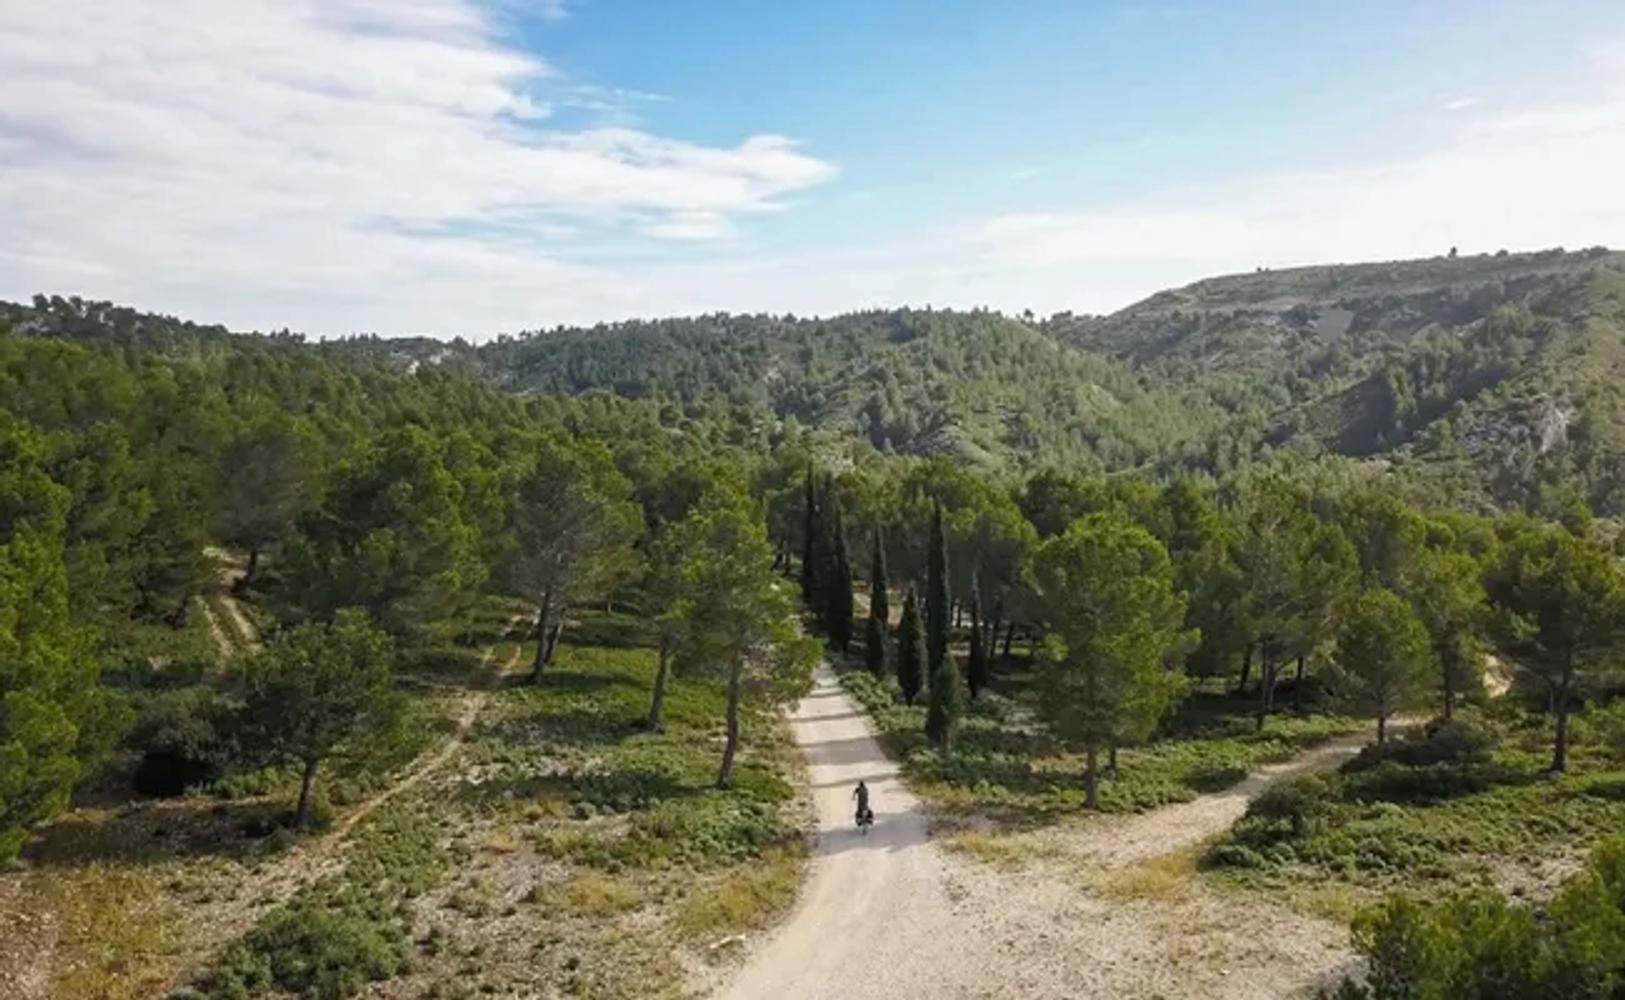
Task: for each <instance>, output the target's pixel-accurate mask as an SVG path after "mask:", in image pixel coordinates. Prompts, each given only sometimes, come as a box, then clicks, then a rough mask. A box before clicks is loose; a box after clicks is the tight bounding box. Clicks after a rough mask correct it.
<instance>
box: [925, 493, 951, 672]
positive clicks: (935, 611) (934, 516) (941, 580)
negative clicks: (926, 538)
mask: <svg viewBox="0 0 1625 1000" xmlns="http://www.w3.org/2000/svg"><path fill="white" fill-rule="evenodd" d="M925 641H926V659H925V665H926V670H927V671H928V676H929V677H930V678H931V683H932V684H935V683H936V678H937V672H938V671H940V670H941V669H942V664H943V662H944V661H945V660H947V659H948V540H947V539H946V538H945V537H943V533H942V505H941V504H938V505H937V506H936V508H935V509H934V510H933V511H932V513H931V550H930V552H929V553H928V562H927V564H926V570H925Z"/></svg>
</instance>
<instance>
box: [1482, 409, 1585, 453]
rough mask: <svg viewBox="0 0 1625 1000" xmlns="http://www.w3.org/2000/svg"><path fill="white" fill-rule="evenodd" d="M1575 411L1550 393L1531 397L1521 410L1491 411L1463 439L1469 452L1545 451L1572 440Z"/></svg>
mask: <svg viewBox="0 0 1625 1000" xmlns="http://www.w3.org/2000/svg"><path fill="white" fill-rule="evenodd" d="M1573 419H1574V411H1573V410H1572V409H1570V408H1568V407H1566V406H1563V405H1561V404H1559V403H1558V402H1557V400H1555V399H1552V398H1551V397H1550V396H1541V397H1538V398H1536V399H1533V400H1530V401H1529V402H1528V403H1527V404H1526V405H1525V407H1523V408H1522V409H1521V411H1518V412H1512V411H1500V412H1497V413H1494V414H1491V415H1487V416H1486V417H1485V418H1484V419H1483V420H1481V421H1480V422H1479V423H1477V424H1475V425H1474V426H1472V427H1470V428H1468V429H1467V431H1466V432H1465V433H1464V434H1463V435H1462V443H1463V444H1464V445H1466V447H1467V451H1468V453H1469V454H1474V455H1484V454H1494V455H1497V456H1499V457H1501V458H1503V459H1505V458H1511V457H1513V456H1516V455H1520V454H1524V453H1527V452H1531V451H1533V452H1534V453H1536V454H1538V455H1544V454H1546V453H1547V452H1549V451H1551V450H1552V449H1553V448H1556V447H1557V446H1558V445H1560V444H1562V443H1563V442H1565V441H1567V440H1568V432H1569V424H1570V423H1571V422H1572V421H1573Z"/></svg>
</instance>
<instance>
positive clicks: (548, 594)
mask: <svg viewBox="0 0 1625 1000" xmlns="http://www.w3.org/2000/svg"><path fill="white" fill-rule="evenodd" d="M552 630H553V592H552V591H551V590H546V591H543V592H542V599H541V602H540V603H539V604H537V606H536V659H535V660H533V661H531V664H530V679H531V682H532V683H537V682H539V681H541V679H542V668H543V667H545V666H547V660H548V656H549V650H548V648H547V636H548V633H549V632H551V631H552Z"/></svg>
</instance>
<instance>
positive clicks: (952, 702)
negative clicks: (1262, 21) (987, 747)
mask: <svg viewBox="0 0 1625 1000" xmlns="http://www.w3.org/2000/svg"><path fill="white" fill-rule="evenodd" d="M961 683H962V681H961V680H960V677H959V661H958V660H956V659H954V656H953V654H952V653H947V654H945V655H944V656H943V657H942V665H941V666H940V667H938V668H937V671H936V673H934V674H932V675H931V702H930V704H929V705H928V706H927V707H926V711H925V735H926V737H927V738H929V739H930V740H931V742H932V743H935V744H936V745H937V749H938V750H940V751H942V752H943V753H944V754H946V753H948V752H949V751H951V750H952V749H953V748H954V737H955V736H956V735H958V733H959V717H960V715H961V714H962V713H963V712H964V709H965V692H964V689H963V688H961V687H960V684H961Z"/></svg>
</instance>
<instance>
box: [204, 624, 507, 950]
mask: <svg viewBox="0 0 1625 1000" xmlns="http://www.w3.org/2000/svg"><path fill="white" fill-rule="evenodd" d="M527 618H528V616H526V615H515V616H514V617H513V618H512V619H510V620H509V622H508V626H507V629H506V631H507V632H509V633H511V632H512V630H513V629H514V628H516V627H517V626H518V625H519V624H520V623H521V622H523V621H525V620H527ZM501 642H502V640H501V639H499V640H497V641H496V642H493V643H492V644H491V645H489V646H487V647H486V648H485V652H484V654H482V656H481V658H480V666H479V671H478V672H477V674H476V675H475V684H476V686H475V687H474V688H472V689H471V690H468V691H465V692H464V693H463V694H462V695H461V696H460V704H459V708H458V712H457V722H456V726H455V728H454V729H453V730H452V731H451V733H450V734H449V735H448V736H447V737H446V738H445V739H444V740H442V741H441V742H440V743H439V744H438V745H436V746H435V747H434V748H432V749H430V750H426V751H424V752H423V753H421V754H419V755H418V756H417V757H416V758H414V759H413V760H412V762H411V763H410V764H408V765H407V766H406V768H405V769H404V770H403V771H401V773H400V774H399V776H398V777H396V778H395V780H394V781H392V782H390V783H389V784H388V785H387V786H385V787H384V788H382V789H380V790H379V791H377V792H375V793H374V794H373V795H371V796H370V797H368V798H367V799H366V800H364V801H363V802H361V803H360V804H359V805H357V806H356V807H355V808H354V809H352V810H350V812H348V813H346V814H345V816H344V818H343V819H341V820H339V822H338V823H336V824H334V826H333V827H332V829H330V830H328V831H327V832H325V833H323V834H322V835H320V836H318V837H311V838H309V839H307V840H305V841H303V842H302V843H300V844H298V845H297V846H295V847H293V848H292V849H290V850H289V851H288V852H287V853H285V854H283V855H282V856H280V857H278V858H277V859H276V860H275V861H273V862H271V863H270V864H267V865H264V866H263V867H262V868H261V869H260V870H259V871H258V872H256V873H254V874H253V875H251V876H250V877H249V878H247V879H245V880H244V881H243V883H242V887H243V888H242V890H241V891H239V892H237V893H235V899H237V900H239V901H242V902H243V903H246V904H251V903H252V902H254V901H263V900H284V899H287V898H288V897H290V896H292V895H293V893H294V892H296V891H297V890H298V888H299V887H300V886H302V885H304V884H305V883H307V882H310V881H312V880H314V879H316V878H319V877H320V876H322V875H325V874H327V873H329V872H331V871H334V870H336V869H338V868H339V867H341V866H342V865H343V864H344V860H343V855H342V851H341V848H342V847H343V846H344V844H345V843H346V841H347V840H348V838H349V836H350V834H351V833H352V832H353V831H354V830H355V828H356V827H357V826H358V825H360V824H361V823H362V822H363V821H365V820H366V819H367V818H368V817H369V816H371V815H372V814H373V813H375V812H377V811H378V809H380V808H381V807H382V806H383V805H384V804H385V803H387V802H389V801H390V800H391V799H394V798H395V797H397V796H399V795H400V794H401V793H403V792H406V791H408V790H409V789H411V788H413V787H415V786H417V785H418V784H420V783H422V782H423V781H424V780H425V779H426V778H428V777H429V776H430V775H432V774H434V773H435V772H436V771H438V770H440V768H442V767H443V766H445V764H446V763H448V762H449V761H450V760H451V759H452V758H453V757H454V756H455V755H456V754H457V752H458V751H459V750H460V749H462V746H463V743H464V741H465V740H466V739H467V738H468V733H469V731H470V730H471V729H473V727H474V723H475V722H476V721H478V719H479V717H480V712H481V711H482V710H483V709H484V708H485V705H486V703H487V702H488V701H489V700H490V698H491V694H492V692H493V691H494V690H496V687H497V685H498V684H499V683H500V681H501V679H502V678H503V677H504V676H506V675H507V674H508V673H510V672H511V671H512V670H513V668H514V666H515V665H516V664H517V663H518V662H519V657H520V652H521V650H520V648H519V647H518V646H516V647H515V649H514V651H513V653H512V654H511V655H510V656H509V657H507V659H506V660H505V661H503V662H502V663H501V664H496V665H493V660H494V659H495V656H496V650H497V647H498V646H499V645H500V644H501ZM255 916H256V913H255V912H254V910H253V909H252V907H251V906H247V905H244V906H238V907H236V908H235V910H234V912H232V913H230V914H228V915H227V916H226V917H225V918H224V919H222V921H221V924H222V926H223V927H224V928H225V929H226V930H227V931H229V932H231V933H240V932H241V931H242V930H245V929H246V928H247V927H248V925H249V924H250V923H252V921H253V919H254V918H255Z"/></svg>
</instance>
